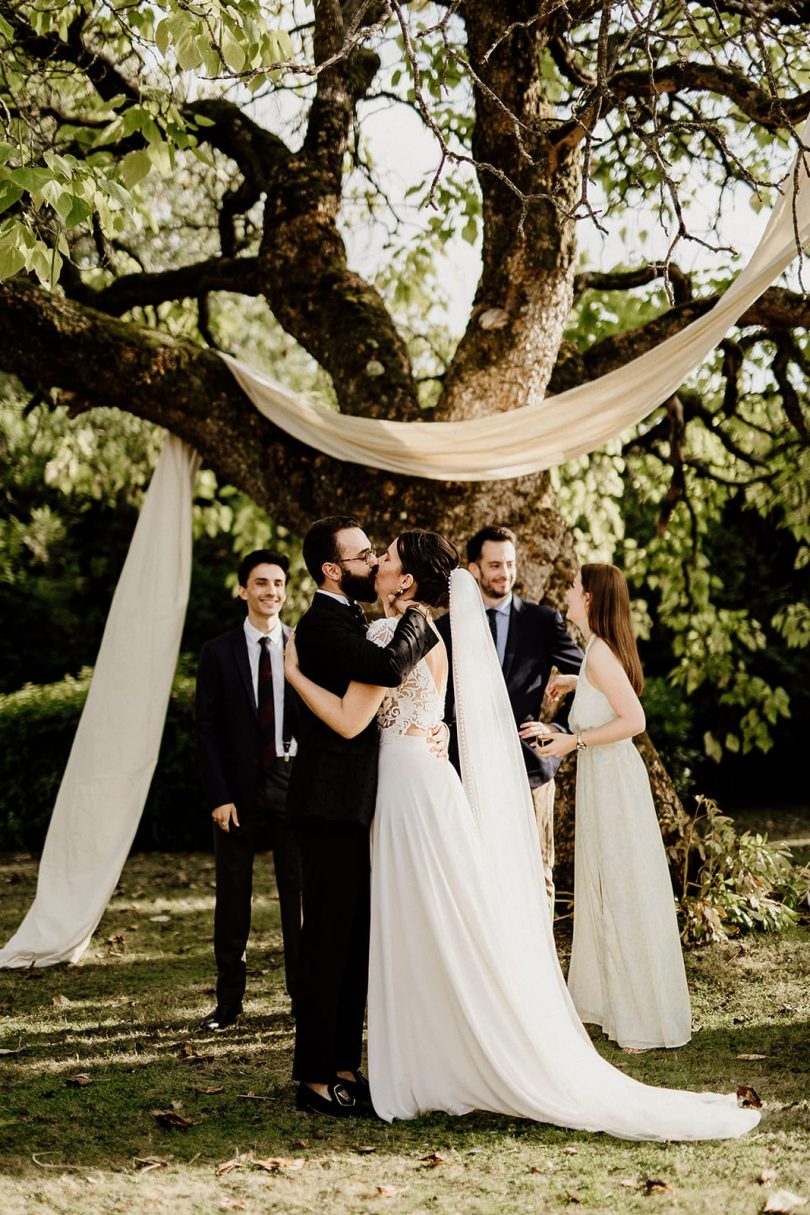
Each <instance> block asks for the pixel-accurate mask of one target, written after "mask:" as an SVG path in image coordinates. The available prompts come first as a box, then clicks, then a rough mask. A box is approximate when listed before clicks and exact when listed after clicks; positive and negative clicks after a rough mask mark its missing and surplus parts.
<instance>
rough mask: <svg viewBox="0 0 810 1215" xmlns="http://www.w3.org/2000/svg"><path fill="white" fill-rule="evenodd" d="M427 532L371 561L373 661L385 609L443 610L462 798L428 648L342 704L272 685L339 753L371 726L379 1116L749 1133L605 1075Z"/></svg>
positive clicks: (320, 692)
mask: <svg viewBox="0 0 810 1215" xmlns="http://www.w3.org/2000/svg"><path fill="white" fill-rule="evenodd" d="M457 561H458V556H457V553H456V551H455V549H453V547H452V545H450V544H449V543H448V542H447V541H446V540H444V539H443V538H442V537H441V536H437V535H436V534H434V533H432V532H424V531H407V532H403V533H402V534H401V535H400V536H398V537H397V539H396V540H395V541H393V543H392V544H391V546H390V548H389V549H388V551H387V552H386V553H385V554H384V555H383V557H382V558H381V560H380V563H379V567H378V571H377V578H376V589H377V592H378V594H379V596H380V599H381V601H382V603H383V605H384V608H385V612H386V618H385V619H384V620H379V621H376V622H375V623H374V624H372V625H371V626H370V628H369V634H368V635H369V637H371V638H372V639H373V640H375V641H378V642H379V643H380V644H382V645H384V644H385V643H386V641H387V640H388V638H389V636H390V633H391V632H392V631H393V628H394V627H395V624H396V615H397V609H400V610H401V609H402V607H403V606H404V604H405V603H406V602H407V603H413V602H414V601H418V602H419V603H421V604H422V605H423V606H424V610H426V611H429V608H430V607H444V606H446V604H447V596H448V581H449V586H450V595H449V598H450V620H451V627H452V630H453V642H454V644H453V668H454V669H453V676H454V680H455V691H456V703H457V705H458V724H459V747H460V753H461V762H462V773H463V787H462V783H461V781H460V780H459V778H458V776H457V774H456V771H455V769H454V768H453V767H452V766H451V764H449V763H448V762H447V761H446V760H444V759H440V758H437V757H436V756H435V755H434V754H433V753H432V752H431V750H430V748H429V746H428V744H427V736H428V734H429V731H430V729H431V728H432V727H433V726H434V725H435V724H436V723H437V722H439V721H440V720H441V717H442V709H443V705H444V692H445V685H446V681H447V677H448V670H447V654H446V651H445V648H444V645H443V644H442V643H441V642H440V643H439V644H438V645H437V646H436V647H435V648H434V649H433V650H432V651H431V652H430V653H429V654H428V655H427V657H426V658H424V659H423V660H422V661H421V662H420V663H419V664H418V665H417V666H416V667H415V668H414V670H413V671H412V672H411V674H410V675H408V676H407V678H406V679H405V680H404V681H403V683H402V684H400V686H399V687H398V688H395V689H389V688H372V687H369V686H368V685H364V684H352V685H350V687H349V689H348V691H347V692H346V695H345V696H344V697H343V698H342V699H341V698H338V697H337V696H335V695H333V694H332V693H331V692H327V691H326V690H325V689H323V688H321V687H319V686H318V685H317V684H314V683H313V682H312V681H311V680H308V679H307V678H306V677H305V676H303V675H302V674H301V672H300V670H299V669H298V667H297V660H296V655H295V648H294V644H292V645H290V644H288V647H287V677H288V679H289V680H290V682H291V683H292V684H293V686H294V687H295V689H296V691H297V692H298V693H299V695H300V696H301V697H302V698H303V699H304V701H305V702H306V703H307V704H308V705H309V707H310V708H311V709H312V710H313V712H314V713H316V714H317V715H318V716H319V717H321V718H322V719H323V720H324V721H325V722H326V723H327V725H328V726H330V727H331V728H332V729H333V730H335V731H337V732H338V733H339V734H342V735H344V736H345V737H352V736H353V735H355V734H356V733H358V732H359V731H360V730H362V729H363V728H364V727H365V726H366V725H367V724H368V722H369V721H370V720H371V719H372V717H373V716H374V715H375V714H376V715H377V720H378V723H379V726H380V767H379V786H378V791H377V807H376V814H375V818H374V823H373V826H372V857H373V863H372V886H371V957H370V970H369V1002H368V1061H369V1080H370V1084H371V1095H372V1100H373V1103H374V1108H375V1110H376V1112H377V1113H378V1114H379V1116H380V1117H381V1118H383V1119H384V1120H385V1121H387V1122H390V1121H391V1120H392V1119H394V1118H414V1117H416V1116H417V1115H418V1114H420V1113H424V1112H426V1111H428V1110H443V1111H445V1112H447V1113H450V1114H464V1113H468V1112H469V1111H471V1110H474V1109H479V1110H490V1111H493V1112H495V1113H501V1114H508V1115H510V1116H516V1117H522V1118H531V1119H534V1120H535V1121H538V1122H549V1123H554V1124H556V1125H558V1126H563V1127H570V1128H572V1129H577V1130H587V1131H606V1132H608V1133H610V1134H612V1135H616V1136H619V1137H620V1138H624V1139H724V1138H732V1137H736V1136H739V1135H742V1134H744V1133H745V1132H746V1131H748V1130H750V1129H751V1128H752V1127H754V1126H755V1125H756V1124H757V1122H758V1121H759V1114H758V1113H757V1112H756V1111H755V1110H750V1109H740V1108H738V1107H737V1104H736V1099H735V1097H734V1095H733V1094H730V1095H721V1094H717V1093H692V1092H681V1091H676V1090H673V1089H657V1088H651V1087H649V1086H647V1085H644V1084H641V1083H639V1082H638V1081H636V1080H632V1079H630V1077H628V1076H626V1075H624V1073H622V1072H621V1071H618V1070H617V1069H615V1068H613V1067H612V1066H611V1065H610V1064H608V1063H607V1062H606V1061H605V1060H604V1059H603V1058H602V1057H601V1056H600V1055H599V1054H598V1053H597V1051H596V1050H595V1048H594V1047H593V1045H592V1043H591V1041H590V1038H589V1037H588V1035H587V1033H586V1032H585V1030H584V1028H583V1026H582V1023H581V1022H580V1020H579V1018H578V1017H577V1014H576V1011H575V1009H574V1006H573V1004H572V1002H571V998H570V996H569V994H568V990H567V988H566V985H565V980H564V979H563V976H562V972H561V970H560V966H559V962H558V959H557V954H556V950H555V947H554V941H553V937H552V926H551V919H550V914H549V909H548V902H547V900H546V898H545V893H544V891H545V888H544V882H543V873H542V868H541V863H540V858H539V853H538V850H537V846H536V830H535V827H534V816H533V810H532V804H531V798H530V794H529V790H528V786H527V784H526V776H525V771H524V767H523V762H522V759H521V754H520V747H519V744H518V741H517V737H516V734H515V728H514V721H513V717H512V712H511V708H510V705H509V700H508V697H507V694H506V688H505V685H504V682H503V676H502V674H501V671H500V668H499V666H498V661H497V656H496V653H495V650H494V647H493V645H492V639H491V636H490V633H489V628H488V626H487V623H486V618H485V616H484V611H483V607H482V604H481V597H480V594H479V592H478V587H477V585H476V583H475V580H474V579H473V578H472V576H471V575H470V574H468V573H467V572H466V571H465V570H459V569H456V568H455V567H456V565H457Z"/></svg>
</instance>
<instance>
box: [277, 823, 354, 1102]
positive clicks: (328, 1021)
mask: <svg viewBox="0 0 810 1215" xmlns="http://www.w3.org/2000/svg"><path fill="white" fill-rule="evenodd" d="M299 843H300V849H301V874H302V895H303V918H304V923H303V927H302V930H301V952H300V956H299V966H298V987H297V993H296V994H297V999H296V1026H295V1058H294V1060H293V1077H294V1079H296V1080H308V1081H310V1082H313V1083H316V1084H326V1083H328V1082H329V1081H330V1080H332V1079H334V1076H335V1073H336V1072H342V1071H356V1070H357V1068H359V1066H360V1058H361V1054H362V1050H363V1018H364V1015H365V1007H366V993H367V990H368V948H369V928H370V922H371V907H370V900H371V870H370V851H369V848H370V846H369V829H368V827H367V826H362V825H360V824H359V823H327V822H323V821H313V820H310V821H308V822H306V823H304V824H301V825H300V827H299Z"/></svg>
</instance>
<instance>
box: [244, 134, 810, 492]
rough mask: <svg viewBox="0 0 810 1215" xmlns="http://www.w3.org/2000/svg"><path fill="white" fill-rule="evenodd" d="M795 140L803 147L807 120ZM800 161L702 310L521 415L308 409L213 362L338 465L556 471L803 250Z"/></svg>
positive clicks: (623, 422)
mask: <svg viewBox="0 0 810 1215" xmlns="http://www.w3.org/2000/svg"><path fill="white" fill-rule="evenodd" d="M802 140H803V142H804V143H805V144H806V143H808V142H810V119H808V121H807V123H806V124H805V127H804V131H803V134H802ZM809 160H810V158H808V157H807V156H805V157H804V159H803V161H802V158H801V157H800V158H798V159H797V172H796V173H795V174H791V176H790V178H789V180H788V181H787V182H786V183H785V187H784V193H783V194H782V195H781V197H780V199H779V201H778V202H777V204H776V206H775V207H774V210H773V212H772V214H771V217H770V221H769V223H768V226H767V228H766V230H765V232H764V234H763V236H762V239H761V240H760V242H759V244H758V246H757V248H756V250H755V251H754V253H753V255H752V257H751V259H750V261H749V262H748V264H747V265H746V266H745V268H744V269H743V270H742V271H741V273H740V274H739V276H738V277H737V279H736V280H735V282H734V283H733V284H732V286H731V287H729V289H728V290H727V291H726V292H725V294H724V295H723V297H722V299H720V300H719V301H718V303H717V304H715V306H714V307H713V308H712V309H711V311H710V312H708V313H706V315H705V316H702V317H700V318H699V319H698V320H696V321H694V322H693V323H692V324H691V325H688V326H687V327H686V328H685V329H683V330H681V332H680V333H678V334H676V335H675V336H674V337H671V338H669V339H667V341H665V342H662V343H661V344H660V345H659V346H656V347H655V349H654V350H650V351H648V352H647V353H646V354H643V355H642V356H641V357H640V358H637V359H634V360H633V361H632V362H631V363H628V364H627V365H626V366H625V367H622V368H620V369H619V370H617V371H612V372H610V373H609V374H608V375H605V376H602V378H601V379H598V380H593V381H591V382H590V383H588V384H583V385H581V386H580V387H578V388H574V389H572V390H571V391H569V392H563V393H560V394H559V396H556V397H549V398H548V399H546V400H544V401H539V402H537V403H536V404H532V405H527V406H524V407H523V408H522V409H515V410H512V411H511V412H508V413H497V414H490V415H487V416H486V417H481V418H472V419H469V420H468V421H464V422H422V423H413V422H388V421H385V420H378V419H373V418H357V417H352V416H350V415H348V414H340V413H335V412H333V411H332V410H330V409H325V408H322V407H319V406H316V405H312V404H310V403H309V402H308V401H305V400H304V399H303V398H301V397H299V396H296V395H295V394H294V393H291V392H288V391H287V390H286V389H284V388H282V387H281V386H280V385H279V384H276V383H275V381H274V380H272V379H271V378H270V376H267V375H264V374H263V373H262V372H258V371H255V370H253V369H252V368H250V367H248V366H246V365H245V364H244V363H241V362H239V361H238V360H237V359H233V358H231V357H229V356H228V355H223V356H222V357H223V358H224V359H225V361H226V363H227V364H228V366H229V367H230V369H231V371H232V372H233V374H234V376H235V377H236V379H237V381H238V382H239V384H240V386H241V387H242V389H243V391H244V392H245V393H246V395H247V396H248V397H249V398H250V400H251V401H252V402H253V404H254V405H255V406H256V408H257V409H258V410H260V412H261V413H263V414H264V415H265V417H267V418H269V419H270V421H271V422H273V423H274V424H275V425H276V426H279V427H280V428H281V429H282V430H284V431H286V432H287V433H288V434H290V435H292V436H293V437H294V438H296V439H299V440H300V441H301V442H302V443H306V444H307V445H308V446H309V447H313V448H315V449H316V450H317V451H322V452H325V453H326V454H327V455H329V456H334V457H335V458H336V459H338V460H346V461H348V462H349V463H351V464H363V465H367V466H369V467H371V468H379V469H383V470H385V471H387V472H395V473H403V474H405V475H406V476H412V477H427V478H431V479H433V480H438V481H500V480H504V479H506V478H508V477H517V476H522V475H524V474H526V473H533V472H538V471H539V470H540V469H543V468H551V467H553V466H555V465H557V464H564V463H565V462H566V461H567V460H572V459H574V458H575V457H576V456H581V455H585V454H586V453H588V452H591V451H595V450H596V448H598V447H601V446H602V444H604V443H606V442H607V441H608V440H610V439H613V438H615V437H616V436H617V435H620V434H621V433H622V432H623V431H624V430H626V429H627V428H628V427H629V426H632V425H633V424H634V423H636V422H639V421H641V419H642V418H644V417H646V415H647V414H649V413H651V412H652V410H653V409H655V408H656V407H657V406H658V405H660V404H661V403H662V402H663V401H665V400H666V399H667V397H669V396H670V395H671V394H672V393H673V392H674V391H675V390H676V389H677V388H678V386H679V385H680V384H682V383H683V381H684V379H685V378H686V376H687V375H688V374H689V373H690V372H691V371H693V370H694V368H695V367H697V366H698V365H699V363H701V362H702V361H703V359H704V358H705V357H706V355H707V354H709V352H710V351H711V350H712V349H713V348H714V347H715V346H716V345H717V343H718V342H719V341H720V340H721V338H722V337H723V336H724V334H725V333H726V332H727V331H728V329H729V328H730V327H731V326H732V325H733V324H734V322H735V321H736V320H737V319H738V318H739V317H740V316H741V315H742V314H743V313H744V312H745V310H746V308H748V307H749V306H750V305H751V304H752V303H753V302H754V301H755V300H756V299H758V298H759V296H760V295H761V294H762V292H763V291H764V290H765V289H766V287H768V286H769V285H770V284H771V283H772V282H773V281H774V279H776V278H778V276H779V275H780V274H781V272H782V271H783V270H784V269H785V268H786V267H787V266H788V265H789V264H790V262H792V261H793V259H794V258H795V257H796V256H797V245H796V237H797V235H798V239H799V243H800V244H801V245H802V247H804V246H806V245H807V243H808V241H810V184H808V161H809ZM794 206H795V212H794ZM794 220H795V226H794ZM346 340H347V341H350V340H351V334H350V333H347V334H346Z"/></svg>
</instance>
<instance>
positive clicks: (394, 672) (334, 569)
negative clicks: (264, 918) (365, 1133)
mask: <svg viewBox="0 0 810 1215" xmlns="http://www.w3.org/2000/svg"><path fill="white" fill-rule="evenodd" d="M304 560H305V562H306V566H307V569H308V570H309V573H310V575H311V576H312V578H313V579H314V581H315V583H316V585H317V586H318V590H317V592H316V594H315V597H314V599H313V601H312V605H311V607H310V608H309V611H308V612H306V614H305V615H304V616H302V618H301V620H300V622H299V624H298V627H297V629H296V631H295V642H296V648H297V650H298V660H299V663H300V666H301V670H302V671H303V672H304V674H305V675H308V676H309V678H310V679H313V680H315V682H316V683H319V684H321V685H322V686H323V687H325V688H328V689H329V690H330V691H331V692H334V693H336V695H338V696H342V695H343V693H344V692H345V691H346V689H347V687H348V686H349V684H350V683H351V681H352V680H357V681H358V682H360V683H368V684H375V685H377V686H380V687H396V686H397V684H399V683H400V682H401V681H402V679H403V678H404V677H405V675H406V674H407V673H408V672H409V671H410V670H411V669H412V668H413V667H414V666H415V665H416V663H417V662H418V661H419V660H420V659H421V658H423V657H424V655H425V654H427V653H428V652H429V650H431V649H432V648H433V646H434V645H435V644H436V637H435V634H434V633H433V631H432V630H431V628H430V626H429V625H428V624H427V622H426V620H425V617H424V616H423V615H422V614H421V613H420V611H418V610H412V609H409V610H407V611H406V612H405V613H404V615H403V617H402V619H401V620H400V622H399V624H398V626H397V629H396V632H395V633H394V636H393V638H392V640H391V641H390V643H389V644H388V646H387V647H385V648H381V647H380V646H378V645H376V644H375V643H374V642H372V641H369V640H368V639H367V638H366V636H365V628H366V626H365V617H364V614H363V609H362V608H361V607H360V604H359V602H357V601H358V600H360V601H363V602H366V603H371V602H373V601H374V600H375V599H376V597H377V595H376V591H375V589H374V577H375V571H376V568H377V558H376V555H375V553H374V549H373V548H372V546H371V544H370V543H369V540H368V537H367V536H366V534H365V532H364V531H363V530H362V528H361V527H360V524H359V523H358V521H357V519H355V518H353V517H351V516H334V517H330V518H327V519H320V520H318V522H317V523H314V524H313V525H312V527H311V528H310V529H309V531H308V532H307V535H306V537H305V538H304ZM298 746H299V751H298V761H297V763H296V766H295V771H294V773H293V776H292V780H291V781H290V792H289V801H288V807H289V814H290V821H291V823H293V824H294V825H295V827H296V829H297V831H298V837H299V841H300V846H301V859H302V876H303V899H304V927H303V933H302V938H301V956H300V967H299V980H298V989H297V1000H296V1029H295V1059H294V1064H293V1077H294V1079H296V1080H298V1081H299V1085H298V1091H297V1095H296V1105H297V1107H298V1108H299V1109H303V1110H309V1111H311V1112H314V1113H320V1114H328V1115H332V1116H335V1117H342V1116H344V1115H346V1114H351V1113H358V1112H361V1110H362V1107H366V1108H367V1107H368V1106H369V1092H368V1084H367V1082H366V1080H365V1079H364V1077H363V1076H362V1075H361V1073H360V1070H359V1068H360V1058H361V1053H362V1044H363V1017H364V1013H365V1006H366V991H367V986H368V950H369V925H370V867H369V825H370V823H371V820H372V817H373V815H374V804H375V801H376V795H377V759H378V750H379V731H378V728H377V724H376V722H375V721H372V722H371V723H370V724H369V726H368V727H367V728H366V729H365V730H364V731H363V732H362V733H361V734H358V735H357V737H356V738H341V737H340V735H338V734H336V733H334V732H333V731H332V730H330V729H329V728H328V726H326V725H324V723H323V722H322V721H320V720H319V719H318V718H317V717H315V715H314V714H313V713H311V712H310V711H309V709H307V707H306V706H305V705H303V704H302V705H301V708H300V725H299V732H298ZM358 1107H359V1108H358Z"/></svg>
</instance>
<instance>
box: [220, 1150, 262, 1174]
mask: <svg viewBox="0 0 810 1215" xmlns="http://www.w3.org/2000/svg"><path fill="white" fill-rule="evenodd" d="M252 1159H253V1153H252V1152H241V1153H240V1152H237V1153H236V1155H235V1156H234V1157H233V1158H232V1159H231V1160H223V1162H222V1164H218V1165H217V1167H216V1169H215V1170H214V1176H215V1177H223V1176H224V1175H225V1174H226V1173H232V1172H233V1170H234V1169H241V1168H244V1166H245V1165H246V1164H249V1163H250V1162H251V1160H252Z"/></svg>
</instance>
